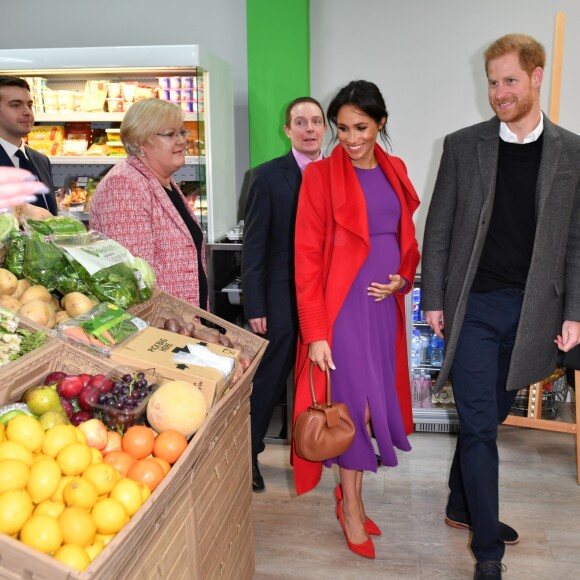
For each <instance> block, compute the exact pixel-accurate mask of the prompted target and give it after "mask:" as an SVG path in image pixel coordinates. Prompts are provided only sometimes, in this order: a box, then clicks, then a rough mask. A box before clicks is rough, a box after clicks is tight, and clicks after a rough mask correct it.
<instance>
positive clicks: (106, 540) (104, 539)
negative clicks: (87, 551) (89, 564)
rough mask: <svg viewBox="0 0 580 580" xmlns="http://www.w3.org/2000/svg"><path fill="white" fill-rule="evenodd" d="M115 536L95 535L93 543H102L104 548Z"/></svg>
mask: <svg viewBox="0 0 580 580" xmlns="http://www.w3.org/2000/svg"><path fill="white" fill-rule="evenodd" d="M116 535H117V534H99V532H97V534H96V535H95V542H103V546H106V545H107V544H108V543H109V542H110V541H111V540H112V539H113V538H114V537H115V536H116Z"/></svg>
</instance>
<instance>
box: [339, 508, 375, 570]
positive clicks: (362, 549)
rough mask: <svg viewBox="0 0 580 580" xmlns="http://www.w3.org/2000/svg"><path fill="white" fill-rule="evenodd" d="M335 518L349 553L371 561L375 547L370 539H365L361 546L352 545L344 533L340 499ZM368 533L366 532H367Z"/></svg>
mask: <svg viewBox="0 0 580 580" xmlns="http://www.w3.org/2000/svg"><path fill="white" fill-rule="evenodd" d="M336 516H337V517H338V521H339V522H340V527H341V528H342V531H343V532H344V537H345V539H346V545H347V546H348V548H349V550H350V551H351V552H354V553H355V554H356V555H357V556H362V557H363V558H369V559H371V560H374V559H375V545H374V544H373V541H372V540H371V539H370V538H367V540H366V541H365V542H363V543H362V544H353V543H352V542H351V541H350V540H349V539H348V534H347V533H346V526H345V524H344V518H343V517H342V499H341V500H339V501H338V503H337V504H336ZM367 533H368V532H367Z"/></svg>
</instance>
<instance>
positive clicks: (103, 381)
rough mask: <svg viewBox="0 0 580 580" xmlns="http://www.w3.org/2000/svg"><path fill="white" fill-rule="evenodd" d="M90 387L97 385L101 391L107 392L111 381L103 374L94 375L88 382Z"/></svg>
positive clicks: (110, 387)
mask: <svg viewBox="0 0 580 580" xmlns="http://www.w3.org/2000/svg"><path fill="white" fill-rule="evenodd" d="M89 385H90V386H91V387H98V388H99V390H100V391H101V393H108V392H109V391H110V390H111V389H112V388H113V381H112V380H111V379H108V378H107V377H106V376H105V375H95V376H93V377H92V378H91V382H90V383H89Z"/></svg>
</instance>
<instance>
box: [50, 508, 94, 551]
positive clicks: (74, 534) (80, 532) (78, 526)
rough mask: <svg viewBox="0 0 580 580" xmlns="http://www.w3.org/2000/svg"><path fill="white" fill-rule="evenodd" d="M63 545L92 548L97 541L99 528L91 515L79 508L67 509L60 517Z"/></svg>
mask: <svg viewBox="0 0 580 580" xmlns="http://www.w3.org/2000/svg"><path fill="white" fill-rule="evenodd" d="M58 523H59V524H60V528H61V530H62V537H63V544H76V545H77V546H83V547H84V546H90V545H91V544H92V543H93V542H94V541H95V534H96V533H97V526H96V524H95V521H94V520H93V518H92V517H91V514H90V513H89V512H88V511H87V510H85V509H83V508H79V507H67V508H65V509H64V510H63V512H62V513H61V514H60V516H58Z"/></svg>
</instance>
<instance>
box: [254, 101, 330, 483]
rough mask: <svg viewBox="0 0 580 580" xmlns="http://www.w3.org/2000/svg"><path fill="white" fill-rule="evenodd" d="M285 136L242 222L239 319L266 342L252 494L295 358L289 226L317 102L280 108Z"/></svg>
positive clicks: (314, 149) (319, 131)
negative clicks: (284, 150) (282, 150)
mask: <svg viewBox="0 0 580 580" xmlns="http://www.w3.org/2000/svg"><path fill="white" fill-rule="evenodd" d="M284 132H285V133H286V136H287V137H288V139H290V143H291V144H292V150H291V151H290V152H289V153H288V154H286V155H284V156H282V157H278V158H276V159H272V160H271V161H268V162H267V163H264V164H263V165H260V166H259V167H257V168H256V169H255V170H254V171H253V175H252V182H251V185H250V190H249V194H248V202H247V205H246V215H245V220H244V242H243V246H242V289H243V294H244V314H245V317H246V318H247V319H248V322H249V324H250V326H251V327H252V330H253V331H254V332H256V333H259V334H263V335H265V338H266V339H268V341H269V344H268V348H267V349H266V353H265V355H264V358H263V359H262V361H261V363H260V366H259V367H258V370H257V372H256V375H255V377H254V384H253V390H252V395H251V398H250V411H251V426H252V489H253V490H254V491H263V490H264V488H265V487H264V480H263V478H262V475H261V473H260V470H259V468H258V454H259V453H261V452H262V451H263V450H264V437H265V436H266V432H267V430H268V425H269V423H270V420H271V418H272V413H273V411H274V407H275V406H276V403H277V402H278V400H279V398H280V395H281V393H282V392H283V391H284V386H285V385H286V381H287V379H288V375H289V374H290V371H291V370H292V366H293V364H294V361H295V358H296V344H297V342H296V341H297V336H298V334H297V333H298V316H297V311H296V292H295V287H294V224H295V220H296V206H297V202H298V191H299V190H300V185H301V184H302V171H303V170H304V168H305V167H306V165H307V164H308V163H310V162H312V161H316V160H318V159H321V158H322V154H321V147H322V141H323V139H324V134H325V133H326V121H325V118H324V112H323V111H322V107H321V106H320V104H319V103H318V101H316V100H314V99H312V98H310V97H300V98H298V99H295V100H294V101H292V102H291V103H290V104H289V105H288V107H287V109H286V118H285V125H284Z"/></svg>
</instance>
